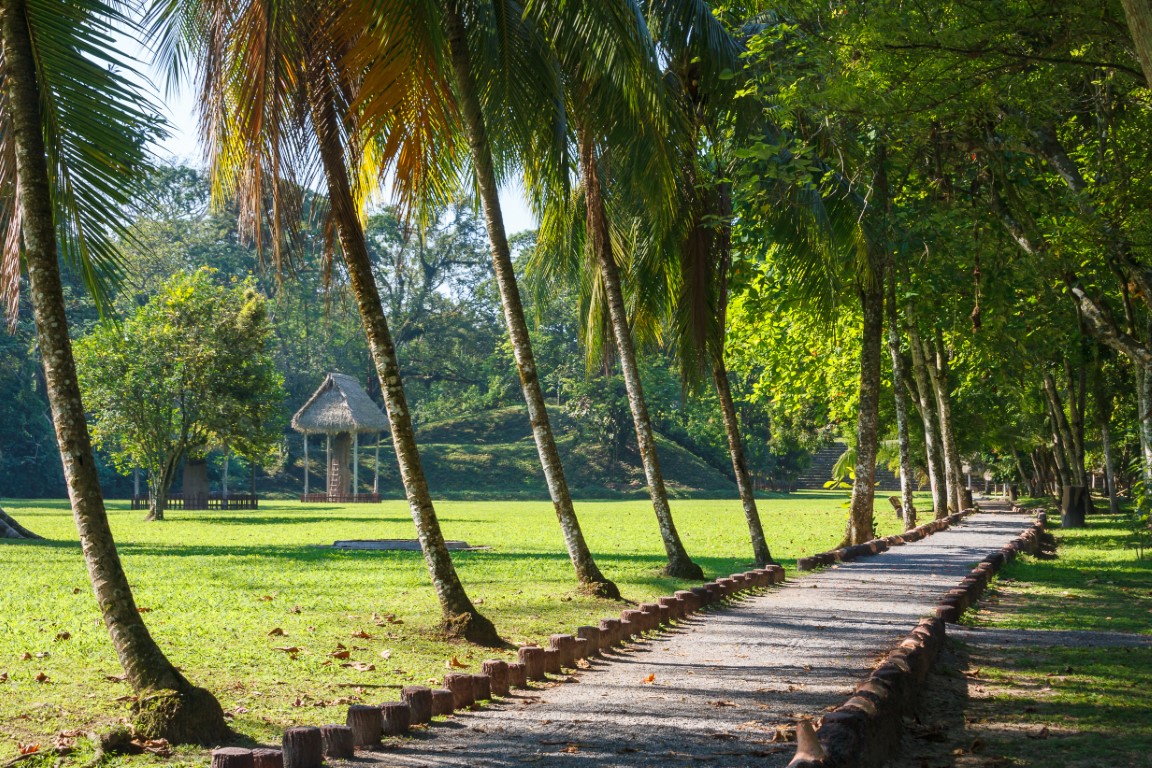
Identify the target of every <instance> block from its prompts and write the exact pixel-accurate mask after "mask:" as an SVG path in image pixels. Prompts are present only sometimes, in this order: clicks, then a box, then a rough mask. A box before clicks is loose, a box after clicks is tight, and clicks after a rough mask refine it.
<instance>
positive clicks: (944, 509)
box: [908, 313, 948, 519]
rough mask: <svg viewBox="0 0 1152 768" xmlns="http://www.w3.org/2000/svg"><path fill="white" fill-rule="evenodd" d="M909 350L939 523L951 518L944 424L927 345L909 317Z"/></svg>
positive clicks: (934, 513) (934, 510)
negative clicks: (941, 418)
mask: <svg viewBox="0 0 1152 768" xmlns="http://www.w3.org/2000/svg"><path fill="white" fill-rule="evenodd" d="M908 346H909V347H910V348H911V350H912V375H913V378H914V379H915V380H916V393H917V395H918V405H919V410H920V419H921V421H923V423H924V453H925V455H926V457H927V463H928V478H929V482H930V483H931V486H932V512H933V515H934V516H935V517H936V519H940V518H942V517H947V516H948V482H947V479H946V473H945V465H944V442H943V441H942V440H941V439H940V420H939V418H937V416H936V396H935V394H934V393H933V390H932V380H931V377H929V375H928V363H927V362H926V361H925V359H924V345H923V343H922V342H921V339H920V332H919V330H918V329H917V328H916V324H915V323H914V322H913V321H912V316H911V313H909V314H908Z"/></svg>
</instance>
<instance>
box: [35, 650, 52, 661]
mask: <svg viewBox="0 0 1152 768" xmlns="http://www.w3.org/2000/svg"><path fill="white" fill-rule="evenodd" d="M51 655H52V654H50V653H48V651H39V652H38V653H37V654H36V658H38V659H46V658H48V657H49V656H51Z"/></svg>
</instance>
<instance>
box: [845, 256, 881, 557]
mask: <svg viewBox="0 0 1152 768" xmlns="http://www.w3.org/2000/svg"><path fill="white" fill-rule="evenodd" d="M860 299H861V306H862V309H863V314H864V333H863V337H862V339H861V344H860V405H859V409H860V414H859V417H858V421H857V424H856V482H855V483H854V484H853V486H852V502H851V505H850V506H849V508H848V528H847V531H846V532H845V534H844V546H854V545H856V544H863V543H864V542H865V541H868V540H869V539H871V538H873V534H874V530H875V529H874V521H873V515H874V511H875V499H876V454H877V449H878V447H879V440H880V368H881V366H880V355H881V347H882V346H883V344H884V272H883V268H882V267H880V266H878V265H874V266H873V277H872V282H871V283H870V284H868V285H865V286H863V287H862V289H861V291H860Z"/></svg>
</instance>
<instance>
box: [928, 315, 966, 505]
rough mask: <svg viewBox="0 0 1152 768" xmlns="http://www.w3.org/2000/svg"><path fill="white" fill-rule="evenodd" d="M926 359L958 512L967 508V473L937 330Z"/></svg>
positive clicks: (950, 498) (951, 493)
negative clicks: (957, 435) (959, 445)
mask: <svg viewBox="0 0 1152 768" xmlns="http://www.w3.org/2000/svg"><path fill="white" fill-rule="evenodd" d="M924 341H925V342H926V344H927V347H926V348H925V350H924V358H925V360H926V362H927V363H928V366H927V367H928V378H929V380H930V381H931V382H932V391H933V393H934V394H935V395H936V415H937V417H938V418H939V419H940V443H941V445H942V446H943V448H944V472H945V474H946V477H945V480H946V481H947V485H948V504H949V505H955V506H954V507H953V509H954V510H955V511H957V512H959V511H961V510H962V509H964V470H963V467H962V464H961V461H960V452H959V451H958V450H957V449H956V432H955V429H954V425H953V422H952V396H951V394H950V392H949V389H948V359H947V357H946V354H947V353H946V352H945V350H944V343H943V340H942V339H941V338H940V334H939V330H937V338H936V339H935V341H928V340H924Z"/></svg>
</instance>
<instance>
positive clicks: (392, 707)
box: [380, 701, 412, 736]
mask: <svg viewBox="0 0 1152 768" xmlns="http://www.w3.org/2000/svg"><path fill="white" fill-rule="evenodd" d="M380 715H381V718H382V720H383V723H384V735H385V736H403V735H404V734H406V733H408V729H409V728H411V727H412V708H411V707H409V706H408V703H407V702H404V701H389V702H386V703H384V704H381V705H380Z"/></svg>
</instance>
